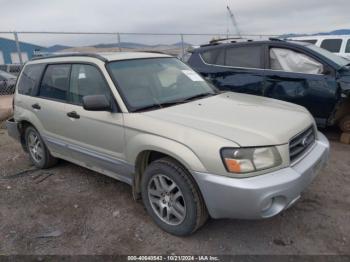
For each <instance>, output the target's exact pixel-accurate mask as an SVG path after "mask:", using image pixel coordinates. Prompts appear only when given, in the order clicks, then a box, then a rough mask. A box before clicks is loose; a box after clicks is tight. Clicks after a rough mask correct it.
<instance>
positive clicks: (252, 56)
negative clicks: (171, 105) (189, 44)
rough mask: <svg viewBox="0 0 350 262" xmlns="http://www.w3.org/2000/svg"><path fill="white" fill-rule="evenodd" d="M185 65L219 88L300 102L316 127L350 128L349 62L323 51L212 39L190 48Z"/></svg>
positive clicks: (309, 46)
mask: <svg viewBox="0 0 350 262" xmlns="http://www.w3.org/2000/svg"><path fill="white" fill-rule="evenodd" d="M188 64H189V65H190V66H191V67H192V68H193V69H194V70H196V71H197V72H198V73H200V74H201V75H202V76H203V77H205V78H206V79H207V80H209V81H210V82H212V83H213V84H214V85H215V86H216V87H217V88H218V89H220V90H223V91H233V92H240V93H247V94H253V95H258V96H265V97H270V98H275V99H279V100H284V101H288V102H291V103H295V104H299V105H301V106H304V107H305V108H307V109H308V110H309V111H310V113H311V114H312V115H313V116H314V118H315V120H316V122H317V124H318V125H319V126H320V127H326V126H331V125H334V124H338V125H339V127H340V128H341V129H342V130H343V131H344V132H350V61H349V60H346V59H344V58H342V57H339V56H336V55H334V54H333V53H330V52H328V51H327V50H325V49H322V48H319V47H317V46H315V45H313V44H310V43H305V42H295V41H283V40H279V39H271V40H269V41H243V42H241V41H238V42H237V41H233V42H231V43H217V42H214V43H212V44H209V45H204V46H202V47H200V48H197V49H194V50H193V51H192V55H191V56H190V57H189V59H188Z"/></svg>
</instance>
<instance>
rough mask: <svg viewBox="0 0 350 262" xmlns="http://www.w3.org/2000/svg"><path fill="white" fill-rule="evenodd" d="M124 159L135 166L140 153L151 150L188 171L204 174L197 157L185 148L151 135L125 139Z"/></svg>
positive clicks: (174, 142) (182, 145) (144, 134)
mask: <svg viewBox="0 0 350 262" xmlns="http://www.w3.org/2000/svg"><path fill="white" fill-rule="evenodd" d="M127 141H128V142H127V144H126V150H125V152H126V159H127V161H128V162H129V163H131V164H135V163H136V160H137V157H138V155H139V154H140V153H142V152H144V151H147V150H152V151H157V152H160V153H163V154H166V155H169V156H171V157H173V158H174V159H176V160H177V161H179V162H180V163H181V164H182V165H183V166H185V167H186V168H187V169H188V170H190V171H202V172H206V168H205V167H204V165H203V163H202V162H201V161H200V159H199V158H198V156H197V155H196V154H195V153H194V152H193V151H192V150H191V149H190V148H189V147H187V146H185V145H184V144H181V143H179V142H176V141H174V140H171V139H168V138H164V137H161V136H157V135H153V134H146V133H143V134H136V135H134V136H132V137H129V138H128V139H127Z"/></svg>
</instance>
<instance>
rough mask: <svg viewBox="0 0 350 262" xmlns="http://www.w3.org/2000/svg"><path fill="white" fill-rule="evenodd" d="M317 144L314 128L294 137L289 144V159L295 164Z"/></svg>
mask: <svg viewBox="0 0 350 262" xmlns="http://www.w3.org/2000/svg"><path fill="white" fill-rule="evenodd" d="M314 143H315V129H314V127H313V126H311V127H309V128H308V129H306V130H305V131H304V132H302V133H300V134H298V135H296V136H295V137H293V138H292V139H291V140H290V142H289V158H290V162H291V163H293V162H294V161H295V160H297V159H298V158H299V157H301V156H302V155H303V154H304V153H305V152H306V151H307V150H308V149H309V148H310V147H311V146H312V145H313V144H314Z"/></svg>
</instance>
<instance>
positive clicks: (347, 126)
mask: <svg viewBox="0 0 350 262" xmlns="http://www.w3.org/2000/svg"><path fill="white" fill-rule="evenodd" d="M339 128H340V129H341V131H343V132H344V133H350V115H346V116H344V117H343V118H342V119H341V120H340V121H339Z"/></svg>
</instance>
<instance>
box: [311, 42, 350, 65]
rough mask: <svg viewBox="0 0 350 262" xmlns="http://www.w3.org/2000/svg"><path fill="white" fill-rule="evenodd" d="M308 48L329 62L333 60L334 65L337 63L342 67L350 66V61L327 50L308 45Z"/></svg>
mask: <svg viewBox="0 0 350 262" xmlns="http://www.w3.org/2000/svg"><path fill="white" fill-rule="evenodd" d="M306 47H307V48H309V49H311V50H313V51H315V52H317V53H320V54H321V55H323V56H325V57H326V58H328V59H329V60H332V61H333V62H334V63H336V64H337V65H339V66H340V67H344V66H346V65H348V64H349V60H347V59H345V58H343V57H340V56H337V55H335V54H333V53H331V52H329V51H328V50H326V49H323V48H320V47H318V46H315V45H307V46H306Z"/></svg>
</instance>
